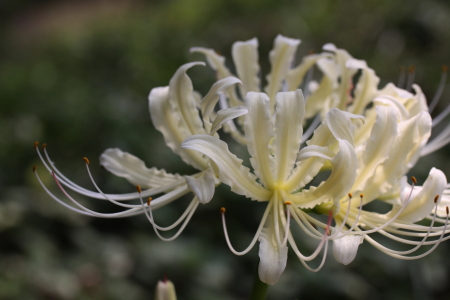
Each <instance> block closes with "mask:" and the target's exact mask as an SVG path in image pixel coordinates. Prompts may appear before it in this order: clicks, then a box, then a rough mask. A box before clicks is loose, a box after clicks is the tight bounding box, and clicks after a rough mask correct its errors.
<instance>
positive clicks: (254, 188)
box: [183, 135, 271, 201]
mask: <svg viewBox="0 0 450 300" xmlns="http://www.w3.org/2000/svg"><path fill="white" fill-rule="evenodd" d="M183 148H184V149H191V150H195V151H198V152H200V153H201V154H204V155H206V156H207V157H209V158H210V159H211V160H212V161H213V162H214V163H215V164H216V165H217V167H218V169H219V179H220V180H221V181H222V182H223V183H225V184H227V185H229V186H230V187H231V190H232V191H233V192H235V193H236V194H239V195H244V196H247V197H249V198H252V199H253V200H260V201H268V200H269V199H270V195H271V193H270V192H269V191H268V190H266V189H264V188H263V187H262V186H260V185H259V184H258V183H257V182H256V176H254V175H253V174H252V173H251V172H250V170H249V169H248V168H247V167H245V166H243V165H242V160H241V159H238V158H237V157H236V156H235V155H234V154H232V153H231V152H230V151H229V150H228V145H227V144H226V143H225V142H224V141H221V140H219V139H218V138H215V137H212V136H210V135H194V136H191V137H189V138H187V139H186V140H185V141H184V142H183Z"/></svg>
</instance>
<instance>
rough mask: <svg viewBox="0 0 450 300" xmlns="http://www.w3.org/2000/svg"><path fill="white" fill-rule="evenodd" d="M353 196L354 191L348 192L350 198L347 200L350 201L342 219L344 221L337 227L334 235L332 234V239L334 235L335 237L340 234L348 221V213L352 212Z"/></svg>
mask: <svg viewBox="0 0 450 300" xmlns="http://www.w3.org/2000/svg"><path fill="white" fill-rule="evenodd" d="M352 198H353V195H352V193H348V199H347V200H345V201H346V202H347V201H348V206H347V211H346V212H345V216H344V219H342V222H341V225H339V228H336V232H335V233H333V235H331V236H330V239H331V238H332V237H335V236H337V235H339V233H340V232H341V230H342V228H344V225H345V223H347V219H348V215H349V213H350V207H351V205H352Z"/></svg>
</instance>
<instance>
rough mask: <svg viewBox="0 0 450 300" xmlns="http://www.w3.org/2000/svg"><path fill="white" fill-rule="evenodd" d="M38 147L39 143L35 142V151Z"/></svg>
mask: <svg viewBox="0 0 450 300" xmlns="http://www.w3.org/2000/svg"><path fill="white" fill-rule="evenodd" d="M38 146H39V142H38V141H36V142H34V149H36V148H37V147H38Z"/></svg>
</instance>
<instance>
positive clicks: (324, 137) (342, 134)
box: [285, 108, 362, 192]
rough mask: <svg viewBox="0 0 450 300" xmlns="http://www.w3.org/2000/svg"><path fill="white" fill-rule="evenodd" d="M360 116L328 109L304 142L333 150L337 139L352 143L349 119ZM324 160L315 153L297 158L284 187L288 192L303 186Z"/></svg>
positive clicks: (352, 128) (314, 174) (351, 125)
mask: <svg viewBox="0 0 450 300" xmlns="http://www.w3.org/2000/svg"><path fill="white" fill-rule="evenodd" d="M353 118H362V117H361V116H358V115H353V114H350V113H347V112H343V111H340V110H338V109H336V108H334V109H332V110H330V111H329V112H328V114H327V115H326V119H325V120H324V122H323V123H322V124H321V125H320V126H319V127H318V128H317V129H316V130H315V131H314V135H313V137H312V138H311V139H310V140H309V141H307V142H306V144H307V145H309V146H313V145H315V146H320V147H328V148H330V149H331V148H332V149H333V150H334V148H335V146H334V145H337V139H343V140H347V142H349V143H350V144H353V134H354V131H355V126H354V125H353V123H352V122H351V120H350V119H353ZM324 162H325V160H324V158H323V157H320V156H319V155H317V156H316V157H310V158H308V159H305V160H301V161H300V160H299V161H298V162H297V166H296V168H295V169H294V171H293V172H292V174H291V176H290V177H289V178H288V180H287V182H286V184H285V187H286V190H287V191H289V192H294V191H297V190H299V189H300V188H303V187H304V186H305V185H306V184H307V183H308V182H310V181H311V180H312V179H313V178H314V176H316V175H317V173H318V172H319V171H320V168H321V167H322V166H323V164H324Z"/></svg>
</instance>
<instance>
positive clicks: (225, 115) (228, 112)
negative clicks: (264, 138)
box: [210, 106, 248, 135]
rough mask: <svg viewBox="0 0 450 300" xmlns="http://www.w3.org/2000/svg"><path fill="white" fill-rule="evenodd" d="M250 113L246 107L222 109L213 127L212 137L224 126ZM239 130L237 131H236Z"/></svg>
mask: <svg viewBox="0 0 450 300" xmlns="http://www.w3.org/2000/svg"><path fill="white" fill-rule="evenodd" d="M247 113H248V109H247V108H246V107H245V106H234V107H232V108H226V109H221V110H219V111H218V112H217V115H216V118H215V119H214V122H213V124H212V126H211V132H210V135H214V133H215V132H216V131H217V130H219V129H220V127H222V125H223V124H225V123H227V122H228V121H230V120H233V119H235V118H237V117H240V116H243V115H245V114H247ZM236 130H237V129H236Z"/></svg>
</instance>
